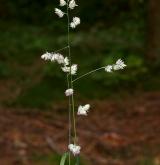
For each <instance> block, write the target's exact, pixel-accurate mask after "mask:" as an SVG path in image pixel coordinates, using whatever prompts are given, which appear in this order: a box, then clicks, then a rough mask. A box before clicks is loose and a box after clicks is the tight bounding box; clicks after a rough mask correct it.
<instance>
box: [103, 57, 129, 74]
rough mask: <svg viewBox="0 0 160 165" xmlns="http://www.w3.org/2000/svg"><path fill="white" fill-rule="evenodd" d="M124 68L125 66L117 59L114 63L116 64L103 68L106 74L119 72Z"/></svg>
mask: <svg viewBox="0 0 160 165" xmlns="http://www.w3.org/2000/svg"><path fill="white" fill-rule="evenodd" d="M126 66H127V65H126V64H125V63H124V62H123V61H122V60H121V59H118V60H117V61H116V64H113V65H107V66H106V67H105V71H106V72H112V71H113V70H121V69H124V68H125V67H126Z"/></svg>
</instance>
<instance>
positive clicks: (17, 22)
mask: <svg viewBox="0 0 160 165" xmlns="http://www.w3.org/2000/svg"><path fill="white" fill-rule="evenodd" d="M0 1H1V3H2V4H3V5H2V6H0V16H1V21H0V25H1V26H0V39H1V42H0V59H1V62H0V77H1V78H4V79H12V80H14V81H16V83H17V86H18V87H19V88H21V92H20V93H19V95H18V96H17V97H16V98H15V100H9V103H7V104H10V105H12V106H13V105H21V106H25V107H27V106H29V107H39V108H44V107H50V106H51V105H52V104H53V102H56V101H57V100H62V99H64V95H63V93H64V90H65V89H66V86H65V84H64V81H66V80H65V76H64V73H62V72H61V70H60V68H59V67H58V66H57V65H53V64H51V63H47V64H46V63H45V62H43V61H42V60H40V55H41V54H43V53H44V52H45V51H49V52H50V51H54V50H57V49H59V48H62V47H64V46H66V45H67V37H66V22H65V21H64V20H63V19H58V18H57V16H55V15H54V13H53V11H54V7H56V6H57V4H58V1H57V2H53V1H51V0H45V1H42V0H39V1H30V0H26V1H20V0H15V1H4V0H0ZM77 1H78V0H77ZM77 3H79V2H77ZM80 3H81V4H80V7H77V10H76V11H75V12H76V14H77V15H81V19H82V24H81V25H80V27H79V28H77V29H76V30H75V31H73V33H71V40H72V52H71V53H72V57H73V61H74V63H77V64H78V65H79V72H78V74H77V76H79V75H81V74H83V73H86V72H87V71H90V70H92V69H95V68H97V67H100V66H105V65H107V64H112V63H114V62H115V61H116V60H117V59H118V58H122V59H123V60H124V61H125V62H126V64H127V66H128V67H127V69H125V70H123V71H118V72H115V73H111V74H110V73H106V72H104V71H101V72H98V73H96V74H92V75H90V78H84V79H82V80H80V81H79V83H77V82H76V83H75V88H76V90H77V97H80V98H82V97H84V98H93V99H101V98H105V97H107V96H108V97H118V95H119V96H121V95H124V94H125V93H127V92H129V93H130V92H131V93H133V92H137V91H143V90H157V89H159V83H160V80H159V72H158V70H159V69H160V68H159V66H160V60H157V62H156V64H154V65H152V64H148V63H147V61H146V58H145V51H146V45H145V42H146V31H147V29H146V15H147V14H146V10H147V7H146V6H147V3H146V1H143V0H119V1H115V0H108V1H105V0H102V1H97V0H93V1H92V3H90V1H82V2H80ZM62 53H63V54H64V55H67V52H66V51H63V52H62ZM155 74H156V75H157V76H154V75H155ZM77 76H75V77H77ZM86 89H87V90H86ZM94 89H96V90H94ZM115 93H116V95H115Z"/></svg>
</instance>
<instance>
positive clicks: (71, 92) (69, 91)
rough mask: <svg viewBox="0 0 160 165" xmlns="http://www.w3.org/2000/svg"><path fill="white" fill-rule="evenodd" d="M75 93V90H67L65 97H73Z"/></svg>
mask: <svg viewBox="0 0 160 165" xmlns="http://www.w3.org/2000/svg"><path fill="white" fill-rule="evenodd" d="M73 92H74V90H73V89H71V88H70V89H67V90H66V91H65V95H66V96H71V95H73Z"/></svg>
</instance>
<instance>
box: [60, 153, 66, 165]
mask: <svg viewBox="0 0 160 165" xmlns="http://www.w3.org/2000/svg"><path fill="white" fill-rule="evenodd" d="M67 156H68V152H66V153H64V154H63V155H62V158H61V161H60V165H65V162H66V159H67Z"/></svg>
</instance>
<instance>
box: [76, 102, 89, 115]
mask: <svg viewBox="0 0 160 165" xmlns="http://www.w3.org/2000/svg"><path fill="white" fill-rule="evenodd" d="M89 109H90V105H89V104H86V105H84V106H82V105H80V106H79V107H78V112H77V114H78V115H84V116H87V113H88V111H89Z"/></svg>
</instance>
